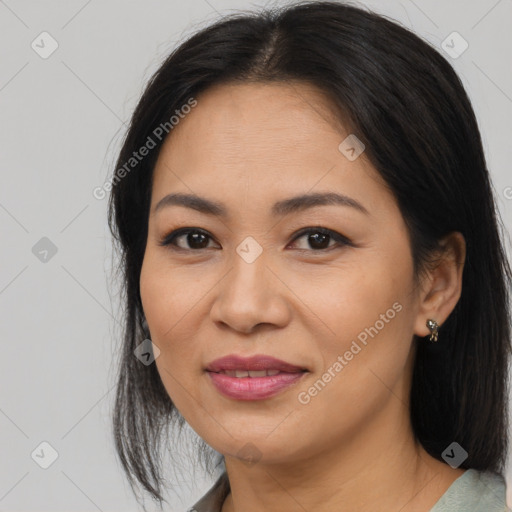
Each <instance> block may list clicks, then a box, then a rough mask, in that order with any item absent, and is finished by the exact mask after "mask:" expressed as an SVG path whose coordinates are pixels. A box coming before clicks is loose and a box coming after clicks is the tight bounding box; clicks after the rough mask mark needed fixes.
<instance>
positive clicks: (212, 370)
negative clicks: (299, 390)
mask: <svg viewBox="0 0 512 512" xmlns="http://www.w3.org/2000/svg"><path fill="white" fill-rule="evenodd" d="M233 370H241V371H244V370H245V371H251V370H252V371H258V370H259V371H261V370H278V371H279V372H280V373H278V374H276V375H268V376H265V377H232V376H229V375H226V374H223V373H219V372H222V371H233ZM206 371H207V372H208V375H209V376H210V378H211V380H212V383H213V385H214V386H215V387H216V389H217V390H218V391H219V392H220V393H222V394H223V395H225V396H227V397H229V398H235V399H237V400H263V399H265V398H270V397H272V396H274V395H276V394H278V393H280V392H281V391H283V390H284V389H285V388H287V387H289V386H291V385H292V384H294V383H295V382H297V381H298V380H300V379H301V378H302V377H303V376H304V374H305V373H307V370H305V369H303V368H301V367H299V366H296V365H293V364H290V363H286V362H285V361H281V360H279V359H276V358H274V357H271V356H265V355H255V356H252V357H247V358H245V357H240V356H236V355H230V356H226V357H222V358H220V359H216V360H215V361H212V362H211V363H210V364H209V365H208V366H207V367H206Z"/></svg>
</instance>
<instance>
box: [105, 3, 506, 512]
mask: <svg viewBox="0 0 512 512" xmlns="http://www.w3.org/2000/svg"><path fill="white" fill-rule="evenodd" d="M132 163H133V165H132ZM132 167H133V169H132ZM116 169H117V171H116V173H115V175H114V180H113V186H112V192H111V198H110V225H111V229H112V232H113V234H114V235H115V237H116V238H117V240H118V242H119V247H120V249H121V258H122V260H121V262H122V269H123V272H124V274H123V278H124V281H123V282H124V284H125V292H126V293H125V301H126V318H125V326H126V329H125V339H124V352H123V354H122V359H121V363H120V364H121V367H120V373H119V382H118V388H117V399H116V408H115V414H114V432H115V440H116V447H117V450H118V454H119V456H120V459H121V462H122V464H123V467H124V469H125V470H126V472H127V475H128V477H129V479H130V482H131V483H132V486H133V487H135V485H139V486H141V487H142V488H143V489H144V490H145V491H147V492H149V493H150V495H151V496H152V497H154V498H155V499H157V500H159V501H160V503H161V502H162V500H163V497H162V485H163V481H162V477H161V458H162V457H161V455H162V453H163V451H164V448H163V443H165V440H166V439H167V437H166V434H168V433H169V430H170V429H171V426H176V427H177V428H180V427H182V426H183V425H184V423H185V421H186V422H187V423H188V424H189V425H190V426H191V427H192V428H193V429H194V430H195V431H196V432H197V434H198V435H199V436H200V438H201V439H202V440H204V444H203V448H204V449H206V451H204V450H203V454H206V457H205V461H206V462H207V463H209V462H211V460H212V454H214V453H215V452H214V451H212V450H209V449H208V447H211V448H213V449H214V450H215V451H216V452H218V454H220V455H221V464H223V465H222V466H221V468H222V469H224V468H225V470H226V471H225V472H223V473H222V475H221V477H220V478H219V479H218V480H217V482H216V483H215V485H214V486H213V487H212V488H211V489H210V491H209V492H208V493H207V494H206V495H205V496H204V497H203V498H202V499H201V500H200V501H198V502H197V503H196V504H195V505H194V507H193V510H197V511H198V512H201V511H222V512H238V511H244V512H252V511H261V510H265V511H273V510H287V511H295V510H297V511H304V510H308V511H312V510H315V511H320V512H322V511H326V510H344V511H370V510H371V511H389V510H401V511H402V512H405V511H408V512H410V511H428V510H432V511H435V512H441V511H446V510H450V511H452V510H464V511H468V510H472V511H473V510H485V511H495V510H496V511H497V510H505V507H506V505H505V482H504V479H503V475H502V472H503V469H504V463H505V458H506V450H507V441H508V440H507V421H506V419H507V418H506V404H507V393H508V390H507V385H506V384H507V368H508V362H509V356H510V330H509V329H510V327H509V325H510V324H509V320H510V319H509V316H508V315H509V309H508V306H509V295H508V289H509V288H508V287H509V285H510V282H511V272H510V267H509V264H508V262H507V260H506V257H505V252H504V248H503V243H502V241H501V239H500V232H499V216H498V214H497V211H496V206H495V203H494V198H493V194H492V189H491V184H490V179H489V174H488V170H487V168H486V163H485V159H484V154H483V149H482V143H481V139H480V133H479V129H478V126H477V123H476V120H475V116H474V112H473V110H472V108H471V105H470V102H469V99H468V97H467V95H466V93H465V91H464V89H463V86H462V84H461V82H460V80H459V79H458V77H457V76H456V74H455V72H454V71H453V69H452V67H451V66H450V65H449V64H448V63H447V61H446V60H445V59H444V58H443V57H441V56H440V54H439V53H438V52H437V51H435V50H434V49H432V48H431V47H430V46H429V45H427V44H426V43H425V42H423V41H422V40H420V39H419V38H418V37H417V36H415V35H414V34H412V33H411V32H409V31H408V30H406V29H404V28H402V27H400V26H398V25H397V24H395V23H393V22H391V21H389V20H387V19H384V18H382V17H380V16H378V15H376V14H373V13H370V12H366V11H364V10H361V9H359V8H355V7H352V6H348V5H342V4H339V3H330V2H308V3H303V4H298V5H294V6H291V7H288V8H284V9H281V10H275V11H266V12H263V13H261V14H254V15H249V14H246V15H235V16H232V17H230V18H227V19H225V20H222V21H220V22H218V23H216V24H214V25H212V26H210V27H209V28H206V29H204V30H201V31H200V32H198V33H197V34H196V35H194V36H193V37H191V38H190V39H189V40H188V41H186V42H185V43H183V44H182V45H181V46H180V47H179V48H178V49H177V50H175V51H174V52H173V53H172V54H171V55H170V56H169V57H168V58H167V60H166V61H165V62H164V63H163V64H162V66H161V67H160V69H159V70H158V71H157V72H156V74H155V75H154V76H153V78H152V79H151V80H150V83H149V85H148V86H147V88H146V90H145V92H144V94H143V96H142V98H141V100H140V102H139V104H138V106H137V108H136V110H135V113H134V115H133V118H132V121H131V125H130V128H129V131H128V133H127V136H126V139H125V142H124V145H123V147H122V149H121V152H120V155H119V159H118V163H117V167H116ZM123 170H124V171H123ZM150 340H151V341H150ZM135 356H136V357H135ZM171 451H172V449H171ZM206 467H207V469H209V468H210V466H209V465H208V464H206Z"/></svg>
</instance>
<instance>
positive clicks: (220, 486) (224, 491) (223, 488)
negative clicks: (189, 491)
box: [187, 471, 230, 512]
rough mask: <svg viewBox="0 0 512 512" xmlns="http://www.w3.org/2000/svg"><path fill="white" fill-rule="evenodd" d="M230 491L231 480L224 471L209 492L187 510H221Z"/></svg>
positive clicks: (201, 511) (202, 511)
mask: <svg viewBox="0 0 512 512" xmlns="http://www.w3.org/2000/svg"><path fill="white" fill-rule="evenodd" d="M229 491H230V487H229V480H228V476H227V473H226V472H225V471H224V472H223V473H222V474H221V475H220V476H219V478H218V479H217V481H216V482H215V483H214V484H213V485H212V487H210V489H209V490H208V492H207V493H206V494H205V495H204V496H203V497H202V498H201V499H200V500H199V501H198V502H197V503H195V504H194V505H193V506H192V507H190V508H189V509H188V511H187V512H220V511H221V509H222V504H223V503H224V500H225V499H226V496H227V495H228V494H229Z"/></svg>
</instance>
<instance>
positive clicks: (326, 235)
mask: <svg viewBox="0 0 512 512" xmlns="http://www.w3.org/2000/svg"><path fill="white" fill-rule="evenodd" d="M306 235H307V239H306V240H307V242H306V243H307V244H309V246H310V248H308V247H306V248H299V250H313V251H314V252H319V251H326V250H331V249H333V248H335V247H336V246H353V243H352V242H351V241H350V240H349V239H348V238H347V237H345V236H343V235H341V234H340V233H338V232H336V231H332V230H330V229H326V228H322V227H314V228H305V229H303V230H301V231H300V232H299V233H298V234H296V236H295V238H294V239H293V242H292V244H294V243H296V241H297V240H299V239H301V238H305V237H306ZM180 239H183V240H184V243H185V244H188V247H183V246H181V245H180V244H179V243H178V241H179V240H180ZM211 240H213V238H212V237H211V236H210V234H209V233H208V232H207V231H204V230H202V229H200V228H181V229H177V230H176V231H173V232H172V233H169V234H168V235H166V236H165V237H164V238H163V239H162V240H161V241H160V242H159V245H161V246H171V245H172V246H173V247H172V249H173V250H174V249H175V250H184V251H187V250H194V251H198V250H201V249H208V248H209V247H208V243H209V242H210V241H211ZM332 241H334V242H335V243H334V244H332V245H331V244H330V243H331V242H332Z"/></svg>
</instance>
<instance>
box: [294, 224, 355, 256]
mask: <svg viewBox="0 0 512 512" xmlns="http://www.w3.org/2000/svg"><path fill="white" fill-rule="evenodd" d="M306 235H307V238H306V243H307V244H309V246H310V247H311V248H312V249H313V251H315V252H319V251H326V250H330V249H333V248H335V247H336V245H338V246H345V245H348V246H353V243H352V242H351V241H350V240H349V239H348V238H347V237H345V236H343V235H341V234H340V233H338V232H336V231H332V230H330V229H326V228H322V227H315V228H306V229H303V230H302V231H300V232H299V234H298V235H297V236H296V237H295V238H294V239H293V242H295V241H297V240H299V239H301V238H305V237H306ZM331 241H334V242H336V243H335V244H333V245H329V243H330V242H331ZM299 249H300V248H299ZM300 250H308V247H306V248H305V249H304V248H302V249H300Z"/></svg>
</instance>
